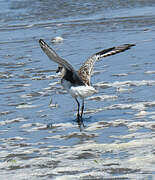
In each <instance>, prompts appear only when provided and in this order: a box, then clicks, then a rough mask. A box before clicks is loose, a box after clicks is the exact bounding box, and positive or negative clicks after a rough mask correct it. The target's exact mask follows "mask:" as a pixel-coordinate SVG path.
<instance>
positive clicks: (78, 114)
mask: <svg viewBox="0 0 155 180" xmlns="http://www.w3.org/2000/svg"><path fill="white" fill-rule="evenodd" d="M75 100H76V102H77V104H78V113H77V120H78V121H79V120H80V113H79V111H80V103H79V101H78V100H77V98H75Z"/></svg>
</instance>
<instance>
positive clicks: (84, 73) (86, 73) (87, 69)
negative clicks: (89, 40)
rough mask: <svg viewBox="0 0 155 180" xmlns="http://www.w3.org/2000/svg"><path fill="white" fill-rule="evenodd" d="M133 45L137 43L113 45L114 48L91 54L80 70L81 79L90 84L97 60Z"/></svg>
mask: <svg viewBox="0 0 155 180" xmlns="http://www.w3.org/2000/svg"><path fill="white" fill-rule="evenodd" d="M132 46H135V45H134V44H123V45H121V46H118V47H112V48H108V49H104V50H102V51H100V52H98V53H96V54H94V55H92V56H90V57H89V58H88V59H87V60H86V61H85V62H84V64H83V65H82V66H81V67H80V69H79V71H78V74H79V76H80V77H81V79H82V80H83V82H84V83H85V84H86V85H90V78H91V74H92V70H93V66H94V64H95V62H96V61H98V60H100V59H101V58H104V57H107V56H111V55H114V54H117V53H120V52H123V51H126V50H128V49H130V48H131V47H132Z"/></svg>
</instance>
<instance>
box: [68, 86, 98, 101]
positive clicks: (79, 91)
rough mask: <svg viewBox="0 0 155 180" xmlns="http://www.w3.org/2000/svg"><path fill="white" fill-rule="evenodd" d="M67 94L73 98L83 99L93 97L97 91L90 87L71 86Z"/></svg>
mask: <svg viewBox="0 0 155 180" xmlns="http://www.w3.org/2000/svg"><path fill="white" fill-rule="evenodd" d="M69 92H70V94H71V95H72V96H73V97H78V96H79V97H80V98H82V99H83V98H85V97H88V96H91V95H93V94H94V93H96V92H97V91H96V90H95V88H93V87H92V86H76V87H75V86H72V87H71V88H70V89H69Z"/></svg>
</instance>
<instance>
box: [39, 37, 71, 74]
mask: <svg viewBox="0 0 155 180" xmlns="http://www.w3.org/2000/svg"><path fill="white" fill-rule="evenodd" d="M39 44H40V47H41V48H42V50H43V51H44V53H45V54H46V55H47V56H48V57H49V59H51V60H52V61H54V62H56V63H58V64H60V65H61V66H63V67H64V68H66V69H68V70H71V71H74V69H73V67H72V66H71V65H70V64H69V63H68V62H67V61H66V60H64V59H63V58H61V57H60V56H58V54H57V53H56V52H55V51H54V50H53V49H52V48H51V47H49V46H48V45H47V44H46V43H45V41H44V40H42V39H40V40H39Z"/></svg>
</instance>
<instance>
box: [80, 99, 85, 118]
mask: <svg viewBox="0 0 155 180" xmlns="http://www.w3.org/2000/svg"><path fill="white" fill-rule="evenodd" d="M83 110H84V99H82V107H81V119H82V115H83Z"/></svg>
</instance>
